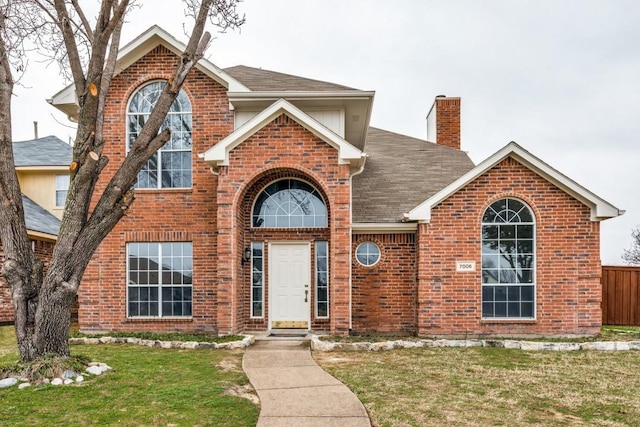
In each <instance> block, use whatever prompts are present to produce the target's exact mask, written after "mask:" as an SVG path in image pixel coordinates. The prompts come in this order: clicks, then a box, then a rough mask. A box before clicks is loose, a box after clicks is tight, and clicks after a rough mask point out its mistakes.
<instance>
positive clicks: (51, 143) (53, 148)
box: [13, 135, 73, 167]
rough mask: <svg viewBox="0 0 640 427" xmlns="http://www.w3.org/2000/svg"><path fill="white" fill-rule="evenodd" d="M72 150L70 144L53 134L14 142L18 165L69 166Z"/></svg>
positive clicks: (14, 154)
mask: <svg viewBox="0 0 640 427" xmlns="http://www.w3.org/2000/svg"><path fill="white" fill-rule="evenodd" d="M72 152H73V149H72V148H71V146H70V145H69V144H66V143H65V142H64V141H62V140H60V139H59V138H58V137H55V136H52V135H49V136H45V137H43V138H38V139H30V140H28V141H19V142H14V143H13V158H14V164H15V165H16V167H21V166H22V167H24V166H68V165H69V164H70V163H71V159H72Z"/></svg>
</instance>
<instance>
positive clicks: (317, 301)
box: [51, 27, 622, 336]
mask: <svg viewBox="0 0 640 427" xmlns="http://www.w3.org/2000/svg"><path fill="white" fill-rule="evenodd" d="M182 49H183V45H182V44H181V43H180V42H178V41H177V40H176V39H174V38H173V37H172V36H171V35H169V34H168V33H166V32H165V31H163V30H162V29H160V28H158V27H152V28H150V29H149V30H147V31H146V32H144V33H143V34H142V35H140V36H139V37H138V38H136V39H135V40H134V41H133V42H131V43H130V44H128V45H126V46H125V47H123V48H122V49H121V51H120V55H119V59H118V66H117V71H116V75H115V77H114V79H113V83H112V87H111V88H110V95H109V100H108V102H107V103H106V106H105V108H106V117H105V121H106V122H107V123H108V124H109V125H108V126H105V140H106V141H107V145H106V146H105V148H104V153H103V155H106V156H108V157H109V159H110V162H109V164H108V165H107V167H106V168H105V170H104V172H103V174H104V176H103V177H102V178H101V179H100V180H99V182H98V184H97V189H98V191H100V190H102V189H104V188H105V186H106V183H107V181H108V179H109V177H110V176H111V175H112V174H113V173H114V171H115V168H116V167H117V165H118V164H119V163H120V162H121V160H122V159H123V158H124V156H125V155H126V153H127V150H128V148H129V144H130V143H131V142H132V141H133V140H134V139H135V137H136V135H137V133H138V132H139V131H140V129H141V126H142V124H143V123H144V121H145V119H146V116H147V114H149V111H150V110H151V108H152V106H153V104H154V102H155V99H156V97H157V95H158V93H159V91H160V90H161V89H162V86H163V85H164V81H166V79H168V78H170V77H171V75H172V72H173V71H172V70H173V67H174V64H175V62H176V61H178V60H179V56H180V53H181V51H182ZM373 97H374V93H373V92H370V91H362V90H358V89H352V88H349V87H345V86H342V85H337V84H332V83H326V82H322V81H317V80H311V79H306V78H302V77H297V76H291V75H287V74H281V73H276V72H272V71H266V70H262V69H257V68H250V67H245V66H238V67H233V68H228V69H226V70H222V69H219V68H218V67H216V66H215V65H213V64H212V63H210V62H208V61H206V60H203V61H201V62H200V63H199V65H198V66H197V68H196V69H195V70H194V71H193V72H192V73H191V74H190V75H189V77H188V78H187V80H186V82H185V85H184V87H183V90H182V91H181V92H180V94H179V96H178V98H177V100H176V101H175V103H174V105H173V108H172V110H171V112H170V114H169V117H168V118H167V121H166V123H167V125H168V126H170V127H171V129H172V138H171V141H170V142H168V143H167V144H166V145H165V146H164V147H163V148H162V149H161V150H159V151H158V153H157V155H156V156H155V157H154V158H153V159H151V160H150V161H149V163H148V164H147V166H146V167H145V168H144V169H143V171H142V172H141V173H140V175H139V178H138V183H137V190H136V192H135V197H136V201H135V203H134V204H133V206H132V207H131V209H130V210H129V212H128V215H127V216H126V217H125V218H123V220H122V221H121V222H120V223H119V224H118V225H117V226H116V228H115V229H114V231H113V232H112V233H111V234H110V235H109V236H108V237H107V238H106V239H105V241H104V242H103V243H102V245H101V246H100V248H99V250H98V251H97V253H96V254H95V257H94V259H93V261H92V262H91V264H90V266H89V269H88V270H87V272H86V274H85V276H84V280H83V283H82V285H81V287H80V294H79V300H80V312H79V323H80V328H81V330H83V331H133V330H153V331H174V330H175V331H209V332H213V333H219V334H226V333H234V332H243V331H269V330H272V329H278V328H301V329H312V330H317V331H328V332H331V333H334V334H347V333H350V332H351V333H394V334H419V335H434V336H437V335H440V336H444V335H459V336H463V335H464V336H471V335H476V336H477V335H554V334H555V335H566V334H595V333H597V332H598V331H599V328H600V325H601V308H600V299H601V293H600V292H601V290H600V256H599V249H600V234H599V225H600V221H602V220H604V219H607V218H612V217H616V216H618V215H620V214H622V212H621V211H620V210H619V209H617V208H616V207H615V206H612V205H611V204H609V203H607V202H606V201H605V200H603V199H601V198H600V197H598V196H596V195H595V194H593V193H591V192H590V191H588V190H587V189H585V188H583V187H581V186H580V185H578V184H576V183H575V182H574V181H572V180H571V179H570V178H568V177H566V176H564V175H562V174H561V173H560V172H558V171H556V170H554V169H553V168H551V167H550V166H549V165H547V164H546V163H544V162H543V161H541V160H540V159H538V158H537V157H535V156H534V155H532V154H531V153H529V152H528V151H526V150H525V149H523V148H522V147H520V146H519V145H517V144H515V143H509V144H507V145H506V146H505V147H504V148H502V149H501V150H499V151H498V152H497V153H495V154H494V155H492V156H491V157H489V158H488V159H486V160H485V161H483V162H482V163H480V164H479V165H477V166H474V165H473V163H472V162H471V160H470V159H469V157H468V156H467V154H466V153H465V152H463V151H461V150H460V99H459V98H447V97H437V98H436V99H435V103H434V106H433V108H432V110H431V112H430V114H429V117H428V120H427V122H428V125H429V133H428V135H429V139H430V140H431V142H427V141H423V140H419V139H415V138H410V137H407V136H404V135H399V134H396V133H392V132H388V131H385V130H381V129H376V128H372V127H370V126H369V120H370V117H371V111H372V108H373ZM51 103H52V104H53V105H54V106H56V107H57V108H59V109H60V110H62V111H64V112H66V113H67V114H68V115H69V116H70V117H72V118H73V117H74V116H75V115H76V114H77V108H76V103H75V95H74V91H73V88H72V87H67V88H66V89H64V90H62V91H61V92H59V93H57V94H56V95H54V97H53V99H52V100H51Z"/></svg>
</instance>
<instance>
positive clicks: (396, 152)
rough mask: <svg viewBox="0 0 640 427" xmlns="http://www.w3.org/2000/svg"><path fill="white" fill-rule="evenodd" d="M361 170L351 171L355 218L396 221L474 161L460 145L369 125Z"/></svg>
mask: <svg viewBox="0 0 640 427" xmlns="http://www.w3.org/2000/svg"><path fill="white" fill-rule="evenodd" d="M364 151H365V152H366V153H367V154H368V155H369V157H368V158H367V162H366V164H365V168H364V171H363V172H362V173H361V174H360V175H356V176H354V177H353V222H357V223H367V222H382V223H384V222H399V221H400V220H401V218H402V214H403V213H405V212H409V211H410V210H411V209H413V208H415V207H416V206H418V205H419V204H420V203H422V202H424V201H425V200H426V199H427V198H429V197H430V196H432V195H433V194H435V193H436V192H438V191H439V190H441V189H442V188H444V187H446V186H447V185H448V184H450V183H451V182H453V181H454V180H456V179H457V178H459V177H460V176H462V175H464V174H465V173H466V172H468V171H469V170H471V169H472V168H473V167H474V164H473V162H472V161H471V159H469V156H468V155H467V153H465V152H464V151H460V150H456V149H453V148H449V147H444V146H442V145H438V144H434V143H431V142H427V141H423V140H421V139H417V138H412V137H409V136H406V135H400V134H397V133H393V132H389V131H385V130H382V129H376V128H369V133H368V135H367V141H366V144H365V147H364Z"/></svg>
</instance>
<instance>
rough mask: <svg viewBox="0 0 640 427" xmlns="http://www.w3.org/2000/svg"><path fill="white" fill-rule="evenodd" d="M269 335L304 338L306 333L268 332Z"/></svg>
mask: <svg viewBox="0 0 640 427" xmlns="http://www.w3.org/2000/svg"><path fill="white" fill-rule="evenodd" d="M269 336H270V337H276V338H304V337H306V336H307V334H304V333H301V334H286V333H282V332H280V333H278V332H276V333H271V334H269Z"/></svg>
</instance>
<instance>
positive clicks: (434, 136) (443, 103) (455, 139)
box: [427, 95, 460, 150]
mask: <svg viewBox="0 0 640 427" xmlns="http://www.w3.org/2000/svg"><path fill="white" fill-rule="evenodd" d="M427 140H428V141H431V142H435V143H436V144H440V145H444V146H445V147H450V148H455V149H456V150H459V149H460V98H459V97H448V96H444V95H438V96H436V99H435V101H434V102H433V106H432V107H431V110H429V114H427Z"/></svg>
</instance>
